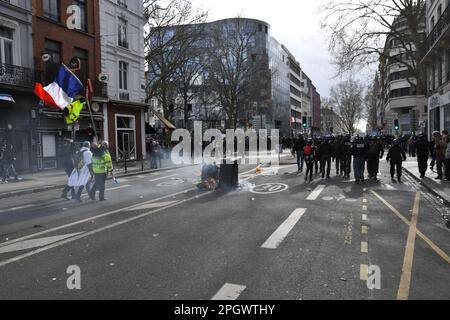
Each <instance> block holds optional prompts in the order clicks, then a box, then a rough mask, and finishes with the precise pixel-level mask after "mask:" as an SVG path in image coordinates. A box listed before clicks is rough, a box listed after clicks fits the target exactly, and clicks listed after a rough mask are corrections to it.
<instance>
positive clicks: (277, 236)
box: [261, 209, 306, 249]
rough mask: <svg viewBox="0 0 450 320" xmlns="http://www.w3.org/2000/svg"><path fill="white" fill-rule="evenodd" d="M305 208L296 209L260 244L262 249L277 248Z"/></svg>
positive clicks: (301, 215)
mask: <svg viewBox="0 0 450 320" xmlns="http://www.w3.org/2000/svg"><path fill="white" fill-rule="evenodd" d="M305 212H306V209H296V210H295V211H294V212H293V213H292V214H291V215H290V216H289V217H288V218H287V219H286V221H284V222H283V223H282V224H281V226H280V227H279V228H278V229H277V230H276V231H275V232H274V233H273V234H272V235H271V236H270V238H269V239H267V241H266V242H265V243H264V244H263V245H262V246H261V248H263V249H277V248H278V247H279V246H280V244H281V243H282V242H283V240H284V239H285V238H286V237H287V235H288V234H289V232H291V230H292V229H293V228H294V227H295V225H296V224H297V222H298V221H299V220H300V219H301V218H302V217H303V215H304V214H305Z"/></svg>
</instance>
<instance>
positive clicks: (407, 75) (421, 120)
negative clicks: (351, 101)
mask: <svg viewBox="0 0 450 320" xmlns="http://www.w3.org/2000/svg"><path fill="white" fill-rule="evenodd" d="M403 20H404V18H402V17H397V18H396V22H395V23H394V27H396V28H404V29H406V28H407V26H406V24H405V23H404V21H403ZM419 28H420V29H421V30H422V32H423V33H424V32H425V21H423V23H422V24H421V25H420V26H419ZM401 32H405V33H407V32H408V30H407V29H406V30H402V31H401ZM411 48H412V50H409V51H406V49H405V46H404V45H403V44H402V41H400V40H398V39H396V38H394V37H393V36H388V37H387V39H386V45H385V49H384V50H385V52H384V55H385V56H386V57H388V58H387V59H383V61H382V62H381V66H380V72H381V73H382V74H383V75H382V76H381V79H382V80H383V83H382V86H381V88H382V96H383V99H384V118H385V121H386V124H385V125H384V130H383V133H385V134H396V133H397V132H396V130H395V128H394V126H393V125H392V123H391V120H393V119H394V120H395V119H398V120H399V123H400V130H399V132H398V134H411V133H420V132H423V131H424V130H425V127H426V118H427V107H426V105H427V101H426V97H425V94H420V92H417V89H416V87H417V79H416V78H414V76H412V75H411V72H410V71H409V69H408V65H410V66H412V64H413V63H415V60H416V56H415V54H414V53H413V52H415V51H417V50H419V48H414V45H413V44H411ZM419 67H420V66H419Z"/></svg>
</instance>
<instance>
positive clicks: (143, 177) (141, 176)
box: [136, 175, 147, 179]
mask: <svg viewBox="0 0 450 320" xmlns="http://www.w3.org/2000/svg"><path fill="white" fill-rule="evenodd" d="M136 178H138V179H145V178H147V176H143V175H139V176H136Z"/></svg>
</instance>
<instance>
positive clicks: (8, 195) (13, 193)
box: [0, 165, 195, 199]
mask: <svg viewBox="0 0 450 320" xmlns="http://www.w3.org/2000/svg"><path fill="white" fill-rule="evenodd" d="M194 166H195V165H188V166H181V167H167V168H162V169H157V170H146V171H135V172H130V173H126V174H121V175H117V176H116V178H119V179H120V178H125V177H134V176H139V175H143V174H149V173H153V172H164V171H169V170H174V169H181V168H189V167H194ZM111 179H112V178H108V180H111ZM65 186H66V184H55V185H50V186H43V187H36V188H30V189H25V190H17V191H11V192H6V193H2V194H0V199H6V198H12V197H18V196H23V195H26V194H36V193H41V192H46V191H52V190H58V189H62V188H64V187H65Z"/></svg>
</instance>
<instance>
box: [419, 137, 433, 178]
mask: <svg viewBox="0 0 450 320" xmlns="http://www.w3.org/2000/svg"><path fill="white" fill-rule="evenodd" d="M416 151H417V164H418V166H419V172H420V178H421V179H423V178H425V174H426V173H427V169H428V158H429V155H430V143H429V142H428V139H427V137H426V136H425V134H423V133H422V134H420V135H419V136H418V139H417V143H416Z"/></svg>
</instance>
